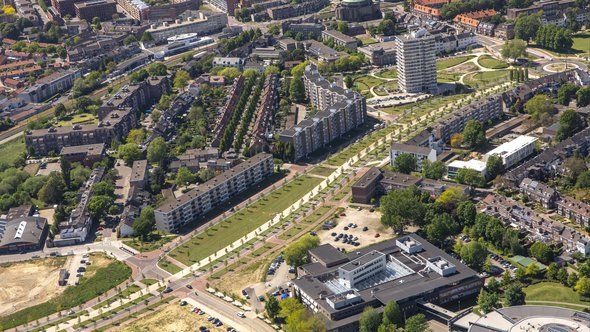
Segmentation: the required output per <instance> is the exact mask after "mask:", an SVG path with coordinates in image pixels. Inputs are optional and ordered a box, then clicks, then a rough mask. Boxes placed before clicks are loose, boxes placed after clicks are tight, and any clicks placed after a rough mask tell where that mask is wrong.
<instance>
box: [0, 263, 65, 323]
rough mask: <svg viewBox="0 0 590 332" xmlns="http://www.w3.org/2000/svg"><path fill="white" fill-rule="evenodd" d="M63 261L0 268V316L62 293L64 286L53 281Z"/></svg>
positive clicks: (20, 264)
mask: <svg viewBox="0 0 590 332" xmlns="http://www.w3.org/2000/svg"><path fill="white" fill-rule="evenodd" d="M66 260H68V258H65V257H58V258H47V259H43V260H34V261H26V262H22V263H15V264H12V265H10V266H9V267H0V283H1V285H2V286H0V315H8V314H11V313H13V312H15V311H17V310H20V309H22V308H26V307H30V306H33V305H36V304H39V303H43V302H45V301H47V300H49V299H51V298H53V297H55V296H57V295H59V294H60V293H61V292H63V290H64V289H65V287H60V286H59V285H58V284H57V281H58V279H59V270H60V268H62V267H63V266H64V265H65V264H66Z"/></svg>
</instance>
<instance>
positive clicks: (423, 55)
mask: <svg viewBox="0 0 590 332" xmlns="http://www.w3.org/2000/svg"><path fill="white" fill-rule="evenodd" d="M434 39H435V38H434V36H432V35H430V34H429V33H428V32H427V31H426V29H423V28H422V29H420V30H418V31H415V32H412V33H410V34H406V35H403V36H398V37H396V49H395V51H396V60H397V71H398V76H397V77H398V83H399V87H400V89H401V90H402V91H404V92H406V93H421V92H427V93H432V94H435V93H437V85H436V53H435V47H434Z"/></svg>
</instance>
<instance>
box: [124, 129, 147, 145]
mask: <svg viewBox="0 0 590 332" xmlns="http://www.w3.org/2000/svg"><path fill="white" fill-rule="evenodd" d="M145 134H146V132H145V131H144V130H143V129H141V128H139V129H131V130H130V131H129V133H128V134H127V139H126V142H127V143H135V144H141V143H142V142H143V140H144V139H145Z"/></svg>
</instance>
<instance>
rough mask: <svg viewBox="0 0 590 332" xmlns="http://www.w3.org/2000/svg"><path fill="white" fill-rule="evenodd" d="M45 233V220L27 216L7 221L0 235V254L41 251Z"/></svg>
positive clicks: (46, 229) (46, 228)
mask: <svg viewBox="0 0 590 332" xmlns="http://www.w3.org/2000/svg"><path fill="white" fill-rule="evenodd" d="M47 231H48V227H47V219H45V218H41V217H31V216H27V217H19V218H16V219H12V220H9V221H8V222H7V223H6V225H5V228H4V230H3V231H2V232H1V233H0V254H8V253H17V252H25V251H31V250H39V249H43V243H44V242H45V238H46V237H47Z"/></svg>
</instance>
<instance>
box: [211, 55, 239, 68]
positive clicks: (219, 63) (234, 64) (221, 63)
mask: <svg viewBox="0 0 590 332" xmlns="http://www.w3.org/2000/svg"><path fill="white" fill-rule="evenodd" d="M245 63H246V59H244V58H236V57H215V58H213V67H224V68H236V69H237V70H239V71H243V70H244V64H245Z"/></svg>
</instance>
